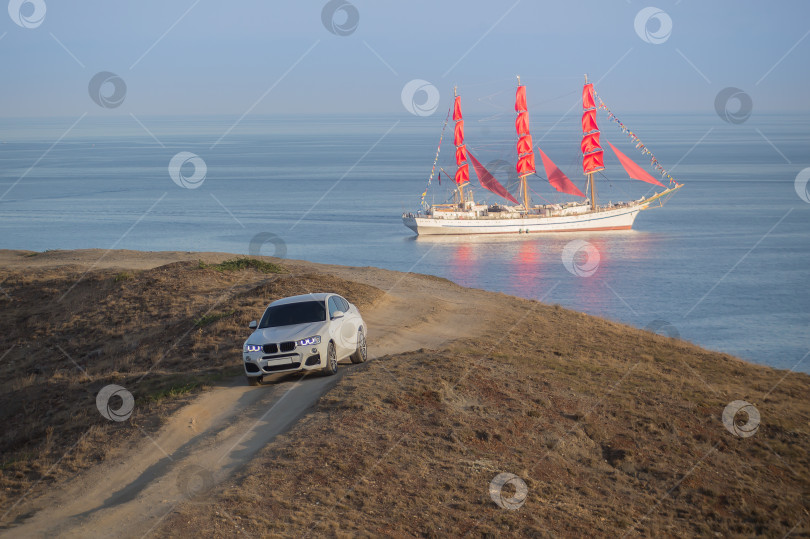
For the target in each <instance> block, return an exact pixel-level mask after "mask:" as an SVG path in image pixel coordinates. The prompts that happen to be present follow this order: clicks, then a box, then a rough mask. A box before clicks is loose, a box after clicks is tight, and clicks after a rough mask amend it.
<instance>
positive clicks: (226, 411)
mask: <svg viewBox="0 0 810 539" xmlns="http://www.w3.org/2000/svg"><path fill="white" fill-rule="evenodd" d="M228 256H230V255H225V254H219V253H203V254H201V253H138V252H126V251H114V252H110V253H106V254H105V253H104V252H103V251H98V250H88V251H70V252H53V253H47V254H46V255H40V256H37V257H33V258H20V256H19V255H18V254H15V253H13V252H8V251H6V252H2V253H0V264H1V265H3V266H4V267H7V268H9V269H21V268H23V267H40V268H44V267H54V266H62V265H74V264H75V265H77V266H80V267H84V268H92V269H101V268H122V269H147V268H151V267H156V266H159V265H162V264H165V263H169V262H176V261H178V260H197V259H203V260H206V261H209V262H211V261H218V260H222V259H225V258H227V257H228ZM285 265H286V266H288V267H295V268H297V269H300V270H305V271H320V272H326V273H332V274H335V275H338V276H340V277H343V278H346V279H351V280H354V281H359V282H364V283H367V284H371V285H373V286H377V287H379V288H381V289H383V290H386V291H387V296H386V297H385V298H384V299H383V300H382V301H380V302H378V304H377V305H376V306H375V308H374V309H372V310H370V311H369V312H365V313H363V314H364V317H365V319H366V322H367V325H368V328H369V329H368V334H369V355H370V357H371V358H374V357H379V356H382V355H386V354H394V353H399V352H404V351H409V350H415V349H419V348H433V347H438V346H439V345H441V344H443V343H446V342H449V341H451V340H454V339H459V338H463V337H467V336H473V335H475V334H476V333H477V332H478V331H479V330H480V329H481V328H483V327H484V326H485V325H486V324H487V323H488V322H489V320H488V316H490V315H489V314H488V313H493V312H494V309H493V308H492V307H493V305H492V302H493V298H494V297H497V296H496V295H493V294H487V293H483V292H478V291H469V290H468V291H467V292H466V293H465V294H464V302H461V301H459V297H460V296H459V294H458V291H459V289H460V288H459V287H457V286H456V285H454V284H452V283H450V282H448V281H445V280H442V279H436V278H431V277H422V276H415V275H403V274H401V273H394V272H389V271H385V270H379V269H375V268H346V267H339V266H323V265H317V264H310V263H306V262H291V261H285ZM352 368H358V367H355V366H351V365H345V366H342V367H341V370H340V372H339V374H338V376H335V377H328V378H327V377H321V376H309V377H306V378H302V377H300V376H290V375H277V376H275V377H272V378H266V379H265V385H263V386H261V387H258V388H250V387H248V386H246V385H245V384H244V381H243V380H242V379H241V378H240V379H238V380H235V381H233V382H231V383H230V384H227V385H225V386H222V387H217V388H214V389H213V390H211V391H208V392H206V393H204V394H202V395H200V396H199V397H197V398H196V399H195V400H194V401H193V402H192V403H190V404H189V405H187V406H185V407H184V408H182V409H180V410H179V411H178V412H176V413H175V414H174V415H173V416H172V417H171V418H170V419H169V421H168V422H167V424H166V425H165V426H164V427H163V428H162V429H161V430H160V432H159V433H158V434H157V436H155V437H154V439H153V438H150V437H149V436H147V435H146V433H144V437H143V439H142V441H141V442H140V443H139V444H138V445H137V446H136V447H132V448H130V449H129V450H127V451H125V453H124V454H122V455H120V456H119V457H117V458H115V459H111V461H109V462H105V463H104V464H102V465H100V466H98V467H96V468H94V469H91V470H89V471H87V472H85V473H82V474H79V475H78V476H77V477H75V478H74V479H72V480H71V481H69V482H67V483H66V484H64V485H62V486H61V487H59V488H57V489H55V490H53V491H52V492H50V493H48V494H47V495H45V496H43V497H41V498H39V499H33V500H26V501H25V502H24V503H22V504H20V506H19V507H18V508H17V509H16V510H15V511H14V514H16V515H22V517H18V519H17V520H18V522H20V525H19V526H15V527H13V528H10V529H7V530H5V531H4V533H3V535H4V536H16V537H20V536H42V535H55V534H58V535H60V536H65V537H79V536H81V537H101V536H105V537H106V536H117V537H140V536H142V535H144V534H145V533H148V532H149V531H150V530H151V529H152V528H153V527H154V526H156V525H157V524H158V523H159V522H160V521H161V519H162V518H163V517H164V516H165V515H167V514H168V513H170V512H171V511H172V509H173V508H174V507H175V506H176V505H177V503H179V502H180V501H184V500H188V498H189V496H190V495H191V494H195V495H198V496H205V493H211V492H214V491H215V490H216V488H215V487H216V484H218V483H220V482H221V481H223V480H224V479H226V478H227V477H228V476H229V475H231V474H232V473H233V472H234V471H235V470H236V469H238V468H239V467H241V466H243V465H244V464H246V463H247V462H248V461H250V459H251V458H252V456H253V455H254V454H255V453H256V452H257V451H259V450H260V449H261V448H262V447H263V446H264V445H265V444H267V443H268V442H269V441H270V440H272V439H273V438H274V437H275V436H276V435H278V434H279V433H281V432H283V431H285V430H286V429H288V428H289V427H290V426H291V425H292V424H293V423H294V422H295V421H296V420H297V419H298V418H300V417H301V416H302V415H304V414H305V413H306V411H307V410H308V409H309V408H311V407H312V406H313V405H314V404H315V403H316V402H317V400H318V399H319V397H320V396H321V395H323V394H324V393H325V392H326V391H328V390H329V389H330V388H332V387H333V386H334V385H335V384H336V383H338V381H339V380H340V378H341V377H342V375H343V374H345V373H346V372H347V370H348V369H352ZM360 368H362V367H360ZM201 491H202V494H200V492H201Z"/></svg>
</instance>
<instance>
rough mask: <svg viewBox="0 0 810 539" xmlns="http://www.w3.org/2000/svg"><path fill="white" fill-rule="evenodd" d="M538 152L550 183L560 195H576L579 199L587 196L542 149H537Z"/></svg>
mask: <svg viewBox="0 0 810 539" xmlns="http://www.w3.org/2000/svg"><path fill="white" fill-rule="evenodd" d="M537 150H538V151H539V152H540V159H542V160H543V168H545V169H546V176H548V183H550V184H551V186H552V187H553V188H554V189H556V190H557V191H559V192H560V193H565V194H566V195H575V196H578V197H584V196H585V195H583V194H582V191H580V190H579V189H577V186H576V185H574V184H573V182H572V181H571V180H569V179H568V176H566V175H565V174H563V172H562V171H561V170H560V169H559V168H557V165H555V164H554V162H553V161H552V160H551V159H550V158H549V156H547V155H546V154H545V153H544V152H543V150H541V149H540V148H537Z"/></svg>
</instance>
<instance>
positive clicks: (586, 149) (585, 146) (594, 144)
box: [582, 131, 602, 154]
mask: <svg viewBox="0 0 810 539" xmlns="http://www.w3.org/2000/svg"><path fill="white" fill-rule="evenodd" d="M601 149H602V146H600V145H599V132H598V131H597V132H596V133H591V134H589V135H585V136H583V137H582V153H583V154H586V153H591V152H592V151H594V150H601Z"/></svg>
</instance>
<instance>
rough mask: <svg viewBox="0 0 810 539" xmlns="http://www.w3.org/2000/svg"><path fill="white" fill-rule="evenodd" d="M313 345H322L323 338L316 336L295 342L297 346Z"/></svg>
mask: <svg viewBox="0 0 810 539" xmlns="http://www.w3.org/2000/svg"><path fill="white" fill-rule="evenodd" d="M313 344H321V336H320V335H315V336H314V337H307V338H306V339H301V340H300V341H295V346H310V345H313Z"/></svg>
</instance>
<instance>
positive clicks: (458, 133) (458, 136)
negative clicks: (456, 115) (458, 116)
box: [453, 120, 464, 146]
mask: <svg viewBox="0 0 810 539" xmlns="http://www.w3.org/2000/svg"><path fill="white" fill-rule="evenodd" d="M453 144H455V145H456V146H461V145H462V144H464V120H459V121H457V122H456V128H455V131H454V132H453Z"/></svg>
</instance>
